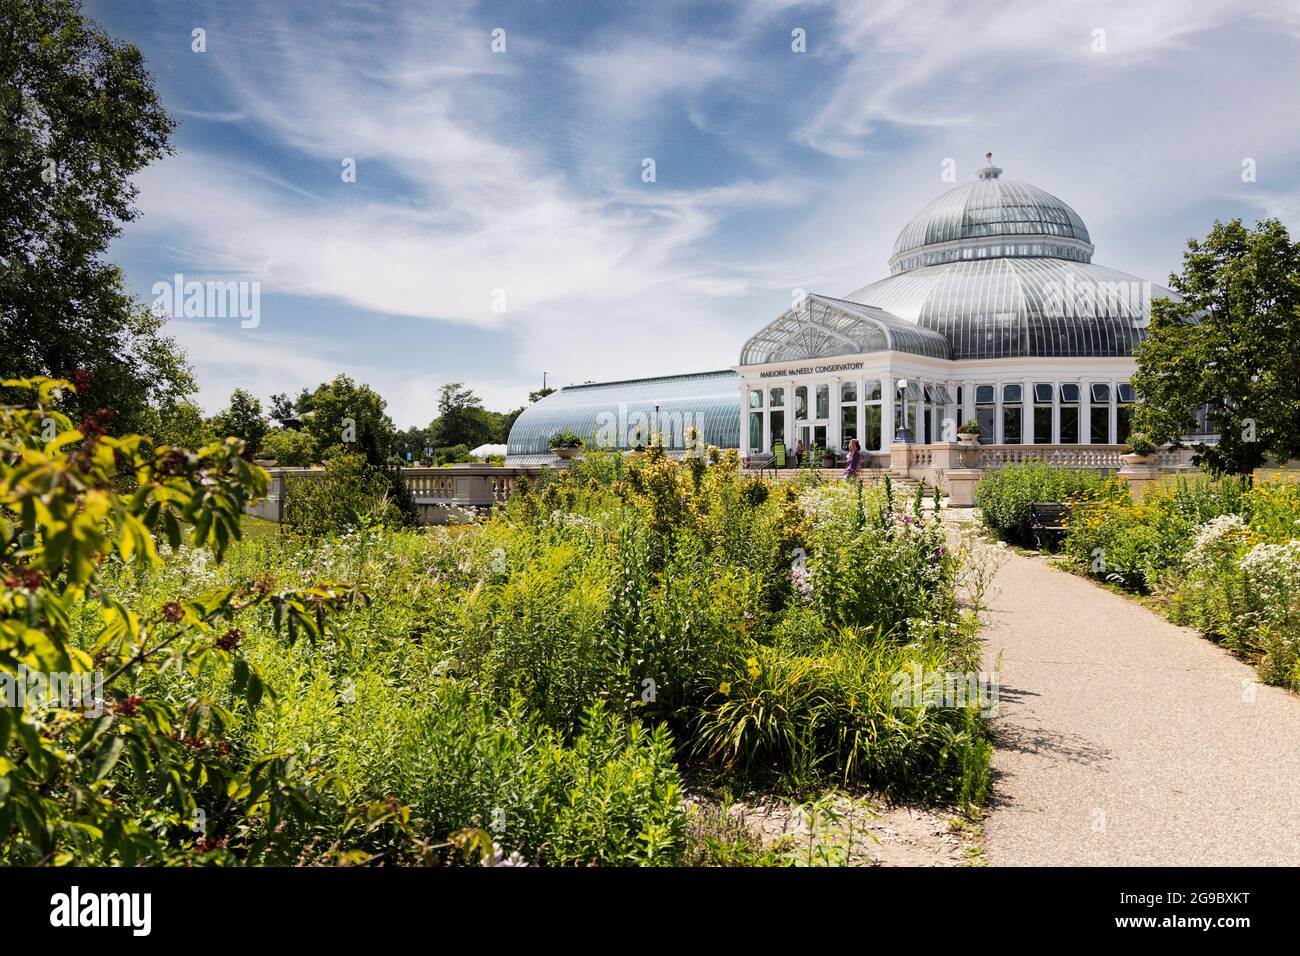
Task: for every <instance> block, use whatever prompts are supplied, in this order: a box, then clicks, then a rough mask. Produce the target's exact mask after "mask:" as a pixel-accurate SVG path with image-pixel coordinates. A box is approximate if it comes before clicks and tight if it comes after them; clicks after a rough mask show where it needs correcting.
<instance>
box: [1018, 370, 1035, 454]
mask: <svg viewBox="0 0 1300 956" xmlns="http://www.w3.org/2000/svg"><path fill="white" fill-rule="evenodd" d="M1020 398H1021V402H1022V404H1021V411H1020V441H1021V442H1022V443H1023V444H1026V445H1032V444H1033V443H1034V440H1035V439H1034V383H1033V380H1032V379H1025V384H1024V385H1022V386H1021V387H1020Z"/></svg>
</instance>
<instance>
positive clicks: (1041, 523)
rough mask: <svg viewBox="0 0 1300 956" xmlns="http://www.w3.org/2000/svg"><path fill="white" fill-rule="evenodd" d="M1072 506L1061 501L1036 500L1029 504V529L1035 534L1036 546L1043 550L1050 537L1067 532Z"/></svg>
mask: <svg viewBox="0 0 1300 956" xmlns="http://www.w3.org/2000/svg"><path fill="white" fill-rule="evenodd" d="M1069 517H1070V506H1069V505H1067V504H1063V503H1062V502H1059V501H1035V502H1031V503H1030V505H1029V530H1030V532H1031V533H1032V534H1033V536H1034V546H1035V547H1037V548H1038V550H1039V551H1041V550H1043V545H1044V542H1045V541H1047V540H1048V539H1049V538H1050V537H1052V536H1056V537H1060V536H1061V535H1064V534H1065V528H1066V521H1068V520H1069Z"/></svg>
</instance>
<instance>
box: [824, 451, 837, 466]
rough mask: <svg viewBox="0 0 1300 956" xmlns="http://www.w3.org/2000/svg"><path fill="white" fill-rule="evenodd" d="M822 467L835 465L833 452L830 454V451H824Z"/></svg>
mask: <svg viewBox="0 0 1300 956" xmlns="http://www.w3.org/2000/svg"><path fill="white" fill-rule="evenodd" d="M822 467H823V468H834V467H835V456H834V455H833V454H831V453H830V452H826V454H824V455H822Z"/></svg>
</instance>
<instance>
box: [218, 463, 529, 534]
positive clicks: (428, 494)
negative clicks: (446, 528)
mask: <svg viewBox="0 0 1300 956" xmlns="http://www.w3.org/2000/svg"><path fill="white" fill-rule="evenodd" d="M542 468H543V466H541V465H518V466H504V465H449V466H447V467H446V468H403V469H402V480H403V481H404V482H405V483H406V487H407V488H408V489H409V490H410V492H411V497H413V498H414V499H415V504H416V508H417V509H418V511H419V515H420V521H421V523H423V524H446V523H447V521H448V520H451V519H453V518H455V517H457V516H468V515H469V514H471V513H473V512H474V511H477V510H480V509H487V508H491V507H492V506H493V505H495V504H499V503H501V502H504V501H507V500H509V498H510V496H511V494H513V493H514V489H515V479H517V478H518V477H519V476H520V475H536V474H538V473H539V472H541V470H542ZM267 473H268V474H269V475H270V476H271V484H270V488H269V489H268V492H267V495H266V497H265V498H262V499H260V500H259V501H256V502H254V503H253V504H250V505H247V506H246V507H245V508H244V510H245V511H246V512H247V513H248V514H251V515H255V516H257V517H259V518H265V519H267V520H268V521H276V522H279V521H283V520H284V502H285V492H286V489H287V488H288V486H289V485H290V484H291V483H292V482H294V481H311V480H314V479H318V478H320V477H321V476H322V475H324V474H325V472H324V470H323V469H320V468H276V467H272V468H268V469H267Z"/></svg>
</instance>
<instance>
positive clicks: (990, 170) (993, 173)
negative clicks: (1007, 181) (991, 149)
mask: <svg viewBox="0 0 1300 956" xmlns="http://www.w3.org/2000/svg"><path fill="white" fill-rule="evenodd" d="M984 158H985V159H987V160H988V161H989V164H988V165H987V166H985V167H984V168H983V169H981V170H980V171H979V177H980V179H997V178H998V177H999V176H1001V175H1002V170H1000V169H998V167H996V166H994V165H993V154H992V153H985V154H984Z"/></svg>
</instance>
